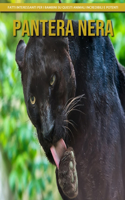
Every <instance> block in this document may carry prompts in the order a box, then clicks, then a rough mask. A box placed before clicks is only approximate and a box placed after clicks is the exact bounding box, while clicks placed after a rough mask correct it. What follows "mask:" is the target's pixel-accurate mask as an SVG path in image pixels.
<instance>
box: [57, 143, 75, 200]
mask: <svg viewBox="0 0 125 200" xmlns="http://www.w3.org/2000/svg"><path fill="white" fill-rule="evenodd" d="M58 182H59V185H60V187H61V189H62V190H63V192H64V194H65V195H66V196H67V197H69V198H70V199H73V198H75V197H76V196H77V195H78V178H77V171H76V162H75V156H74V152H73V149H72V148H71V147H69V148H68V149H67V150H66V151H65V153H64V155H63V157H62V158H61V161H60V164H59V169H58Z"/></svg>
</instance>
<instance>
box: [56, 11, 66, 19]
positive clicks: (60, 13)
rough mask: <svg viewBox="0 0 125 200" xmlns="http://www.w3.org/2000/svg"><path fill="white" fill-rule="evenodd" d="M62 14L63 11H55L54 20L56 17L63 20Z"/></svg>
mask: <svg viewBox="0 0 125 200" xmlns="http://www.w3.org/2000/svg"><path fill="white" fill-rule="evenodd" d="M64 18H65V17H64V15H63V12H57V13H56V16H55V20H57V19H62V20H64Z"/></svg>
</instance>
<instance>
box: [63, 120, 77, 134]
mask: <svg viewBox="0 0 125 200" xmlns="http://www.w3.org/2000/svg"><path fill="white" fill-rule="evenodd" d="M64 121H66V122H68V123H69V124H71V125H72V126H73V128H74V129H75V130H76V131H78V130H77V129H76V127H75V126H74V124H73V123H72V122H70V120H64Z"/></svg>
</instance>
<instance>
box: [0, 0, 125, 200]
mask: <svg viewBox="0 0 125 200" xmlns="http://www.w3.org/2000/svg"><path fill="white" fill-rule="evenodd" d="M2 2H4V3H5V2H6V1H5V0H4V1H2ZM9 2H13V0H11V1H10V0H9ZM14 2H15V1H14ZM14 2H13V3H14ZM18 2H29V0H23V1H19V0H18ZM30 2H35V1H30ZM37 2H45V1H41V0H39V1H38V0H37ZM46 2H49V3H50V2H51V1H50V0H48V1H46ZM53 2H55V3H57V1H53ZM63 2H64V3H65V2H68V3H72V2H89V3H91V2H100V1H94V0H88V1H86V0H85V1H84V0H83V1H75V0H73V1H71V0H68V1H66V0H63ZM101 2H104V1H101ZM105 2H118V1H117V0H112V1H108V0H107V1H105ZM120 2H123V1H122V0H121V1H120ZM54 15H55V14H54V13H0V149H1V150H2V151H3V152H4V155H5V158H6V164H7V166H8V171H9V184H10V187H11V190H12V192H13V194H14V199H18V200H22V199H25V200H34V199H35V200H37V199H38V200H39V199H42V200H53V199H54V200H55V199H58V200H59V199H60V197H59V194H58V191H57V189H56V188H57V187H56V183H55V167H53V166H52V165H51V164H49V162H48V160H47V158H46V157H45V155H44V152H43V150H42V149H41V147H40V145H39V143H38V140H37V135H36V130H35V129H34V128H33V126H32V125H31V123H30V121H29V119H28V117H27V113H26V107H25V104H24V98H23V91H22V85H21V79H20V72H19V71H18V67H17V65H16V62H15V50H16V46H17V43H18V41H19V40H20V39H21V38H22V37H21V31H18V33H17V37H13V20H14V19H19V20H21V21H22V22H23V20H24V19H27V20H31V19H34V20H37V19H38V20H39V19H52V18H54ZM66 18H67V19H75V20H79V19H82V20H84V19H86V20H89V19H102V20H104V21H105V22H106V21H107V20H108V19H111V20H112V22H113V27H114V37H112V38H111V40H112V43H113V46H114V49H115V53H116V56H117V58H118V60H119V61H120V62H121V64H123V65H125V13H105V14H104V13H67V15H66ZM22 39H24V40H25V42H26V43H27V41H28V37H27V36H25V37H24V38H22ZM34 133H35V134H34ZM53 188H54V189H53Z"/></svg>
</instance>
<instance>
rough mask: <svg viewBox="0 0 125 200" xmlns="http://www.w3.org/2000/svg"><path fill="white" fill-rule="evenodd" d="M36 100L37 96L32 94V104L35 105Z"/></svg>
mask: <svg viewBox="0 0 125 200" xmlns="http://www.w3.org/2000/svg"><path fill="white" fill-rule="evenodd" d="M35 102H36V98H35V97H34V96H31V97H30V103H31V104H32V105H34V104H35Z"/></svg>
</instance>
